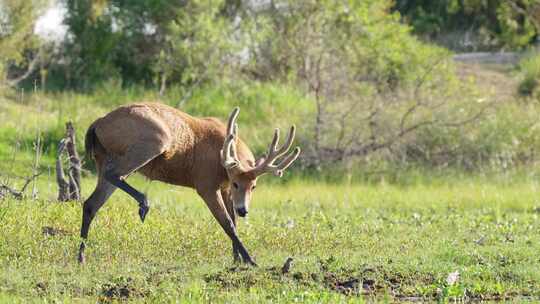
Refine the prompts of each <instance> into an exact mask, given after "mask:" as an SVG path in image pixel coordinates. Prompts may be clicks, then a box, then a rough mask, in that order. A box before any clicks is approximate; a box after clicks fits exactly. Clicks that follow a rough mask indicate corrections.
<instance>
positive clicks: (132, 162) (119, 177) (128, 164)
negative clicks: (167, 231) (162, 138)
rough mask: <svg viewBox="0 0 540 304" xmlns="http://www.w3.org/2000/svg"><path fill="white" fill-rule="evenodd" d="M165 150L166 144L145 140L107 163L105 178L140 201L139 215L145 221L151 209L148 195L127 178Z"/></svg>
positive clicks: (110, 158) (111, 158) (109, 159)
mask: <svg viewBox="0 0 540 304" xmlns="http://www.w3.org/2000/svg"><path fill="white" fill-rule="evenodd" d="M164 151H165V147H164V145H160V144H156V143H150V142H145V143H141V144H135V145H132V146H130V147H129V149H128V150H127V151H126V153H124V155H122V156H120V157H109V158H108V160H107V162H106V164H105V172H104V177H105V179H106V180H107V181H108V182H109V183H111V184H113V185H114V186H116V187H118V188H120V189H122V190H123V191H124V192H126V193H127V194H129V195H130V196H131V197H132V198H134V199H135V200H136V201H137V202H138V203H139V217H140V218H141V221H142V222H144V219H145V217H146V214H147V213H148V210H149V209H150V206H149V204H148V199H147V198H146V195H144V194H143V193H141V192H139V191H138V190H137V189H135V188H133V187H132V186H131V185H129V184H128V183H127V182H126V181H125V179H126V178H127V177H128V176H129V175H130V174H132V173H134V172H135V171H137V170H139V169H140V168H141V167H143V166H144V165H146V164H148V163H149V162H150V161H151V160H153V159H154V158H156V157H157V156H159V155H160V154H162V153H163V152H164Z"/></svg>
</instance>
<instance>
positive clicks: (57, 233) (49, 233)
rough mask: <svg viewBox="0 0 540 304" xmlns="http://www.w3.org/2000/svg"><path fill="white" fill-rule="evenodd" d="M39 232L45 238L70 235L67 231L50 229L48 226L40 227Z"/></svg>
mask: <svg viewBox="0 0 540 304" xmlns="http://www.w3.org/2000/svg"><path fill="white" fill-rule="evenodd" d="M41 232H42V233H43V235H45V236H66V235H70V234H71V233H70V232H69V231H67V230H64V229H61V228H54V227H50V226H44V227H42V228H41Z"/></svg>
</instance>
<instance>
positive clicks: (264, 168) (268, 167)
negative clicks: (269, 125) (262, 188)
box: [253, 125, 300, 177]
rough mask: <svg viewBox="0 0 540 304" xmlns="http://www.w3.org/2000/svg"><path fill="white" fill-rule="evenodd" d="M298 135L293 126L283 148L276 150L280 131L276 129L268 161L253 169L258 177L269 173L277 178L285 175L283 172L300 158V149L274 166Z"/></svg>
mask: <svg viewBox="0 0 540 304" xmlns="http://www.w3.org/2000/svg"><path fill="white" fill-rule="evenodd" d="M295 134H296V127H295V126H294V125H293V126H291V129H290V130H289V134H288V135H287V139H286V140H285V143H284V144H283V146H281V148H279V149H276V147H277V144H278V141H279V129H276V130H275V131H274V138H273V139H272V143H271V144H270V147H269V148H268V154H267V155H266V159H265V160H264V161H263V162H262V163H261V164H260V165H259V166H257V167H256V168H254V169H253V171H254V172H255V174H256V175H261V174H264V173H267V172H270V173H273V174H274V175H276V176H279V177H281V176H282V175H283V171H284V170H285V169H287V168H288V167H289V166H290V165H291V164H292V162H293V161H295V160H296V158H298V155H299V154H300V148H298V147H297V148H296V149H294V151H293V152H291V153H290V154H289V155H287V157H285V159H283V160H282V161H281V162H280V163H279V164H277V165H274V162H275V161H276V159H277V158H279V157H281V156H283V155H284V154H285V153H287V151H289V149H290V148H291V146H292V143H293V140H294V136H295Z"/></svg>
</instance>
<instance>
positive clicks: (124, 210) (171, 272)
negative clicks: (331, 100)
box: [0, 85, 540, 303]
mask: <svg viewBox="0 0 540 304" xmlns="http://www.w3.org/2000/svg"><path fill="white" fill-rule="evenodd" d="M242 90H245V91H242ZM242 90H239V91H238V92H236V93H235V94H236V95H234V96H220V94H222V93H221V91H220V90H219V88H217V89H216V90H215V91H209V92H205V93H204V94H202V93H201V95H200V96H197V94H198V93H197V92H196V93H195V97H194V98H195V100H196V102H195V101H193V102H191V101H190V102H188V103H187V104H184V105H182V107H181V108H182V109H184V110H186V111H187V112H189V113H193V114H196V115H215V116H218V117H223V118H224V117H226V116H227V114H228V111H229V110H230V108H232V106H233V105H236V104H237V103H236V101H235V100H242V102H241V103H240V105H241V107H242V113H241V116H240V134H241V136H242V137H243V138H245V139H246V141H247V142H248V143H249V144H250V146H251V147H252V148H253V149H254V150H255V151H256V152H260V151H262V149H264V148H265V147H266V145H267V144H268V141H269V140H270V137H271V132H272V128H271V127H270V126H280V127H282V128H284V127H286V126H288V125H289V124H291V123H296V124H297V125H298V126H299V130H301V132H309V128H307V127H305V128H302V126H303V125H302V124H303V123H306V119H305V117H309V116H308V114H309V113H310V111H312V110H313V109H311V108H310V107H309V106H308V105H309V101H306V100H303V99H301V98H299V96H296V95H295V94H294V92H291V91H286V90H281V89H279V88H276V87H272V86H268V87H265V86H264V85H261V86H259V87H257V86H256V87H252V88H247V89H246V88H244V89H242ZM246 90H247V91H246ZM229 92H230V91H229ZM170 94H171V95H170V96H166V100H164V102H167V103H169V104H173V105H176V104H177V101H178V100H179V97H178V96H180V95H181V94H180V93H178V94H177V95H178V96H176V95H175V93H174V92H172V93H170ZM155 97H156V96H155V93H154V94H151V93H145V92H143V91H136V90H135V91H129V90H123V91H122V90H118V88H114V87H113V88H107V87H105V88H103V89H102V90H98V91H96V93H95V94H93V95H83V94H75V93H73V94H71V93H65V92H64V93H59V94H55V93H49V94H42V93H36V94H31V95H30V94H28V95H23V94H21V93H20V92H19V93H13V92H12V96H7V97H0V123H1V125H0V183H7V184H9V185H11V186H13V187H15V188H20V186H21V184H22V182H23V177H25V176H29V175H31V173H32V172H34V171H39V172H41V175H40V176H39V177H38V178H37V180H36V183H35V184H31V185H30V188H29V189H28V191H26V194H27V197H26V198H24V199H23V200H16V199H14V198H8V199H5V200H0V269H1V271H0V303H2V302H6V303H13V302H20V303H27V302H32V301H33V302H44V301H46V302H72V300H73V299H76V300H77V302H88V303H96V302H115V301H133V302H140V303H148V302H153V303H161V302H212V303H214V302H228V303H231V302H235V303H236V302H240V303H254V302H263V301H267V302H279V303H291V302H303V303H309V302H312V303H320V302H332V303H335V302H354V303H357V302H363V301H366V302H370V301H375V300H378V301H387V302H394V301H416V300H422V301H427V300H429V301H441V302H445V301H453V300H456V299H460V300H482V299H483V300H507V301H514V302H521V301H523V300H531V299H534V300H540V289H539V288H538V286H540V258H539V257H538V252H540V221H539V220H538V216H539V215H540V169H539V167H538V164H536V165H535V162H529V163H527V164H528V165H527V166H526V167H521V169H516V170H515V169H514V165H515V164H514V163H513V162H506V161H505V160H506V158H505V156H507V154H508V155H510V156H512V155H513V154H512V153H510V152H512V151H513V150H511V149H510V148H512V147H510V148H509V149H510V150H509V151H510V152H509V153H506V154H505V153H501V157H500V159H501V161H500V164H499V163H495V164H494V165H493V167H492V168H491V169H492V171H493V172H491V173H486V172H490V171H489V170H487V171H482V170H474V171H473V170H469V171H467V170H461V169H459V168H458V169H454V168H443V169H441V170H438V171H437V170H431V171H429V170H428V171H427V172H426V171H423V170H422V169H418V170H417V171H415V170H411V169H410V168H407V169H403V168H399V167H397V168H396V169H397V170H394V169H392V168H393V167H391V166H390V167H388V168H384V169H385V170H383V171H382V172H381V173H377V172H375V173H373V172H371V173H370V172H369V170H370V169H369V168H368V169H366V168H364V167H362V168H360V169H359V170H358V171H359V173H358V174H357V176H352V178H350V179H348V178H340V177H339V174H336V173H335V172H333V171H332V172H329V171H326V172H324V171H323V172H320V174H313V173H307V174H304V172H299V171H300V170H298V169H296V171H295V168H293V170H291V172H288V173H287V174H286V177H285V178H284V179H282V180H278V179H277V178H272V177H264V178H263V179H262V180H261V182H260V183H259V186H258V188H257V191H256V193H255V197H254V202H253V204H252V207H251V212H250V215H249V218H248V219H246V220H240V222H239V232H240V237H241V239H242V240H243V241H244V243H245V245H246V247H247V248H248V250H249V251H250V253H251V254H252V255H253V256H254V257H255V259H256V261H257V262H258V264H259V267H257V268H245V267H243V266H238V265H235V264H234V263H233V260H232V253H231V248H230V247H231V244H230V241H229V240H228V239H227V237H226V236H225V234H224V233H223V231H222V230H221V228H220V227H219V226H218V225H217V223H216V222H215V220H214V219H213V218H212V217H211V215H210V212H209V211H208V210H207V208H206V206H205V205H204V203H203V202H202V200H201V199H199V198H198V197H197V195H196V194H195V193H194V191H192V190H190V189H183V188H179V187H173V186H168V185H164V184H161V183H158V182H149V181H146V180H144V179H143V178H141V177H138V176H134V177H133V178H131V179H130V181H131V182H132V183H133V184H134V185H135V186H136V187H137V188H138V189H140V190H141V191H143V192H146V193H147V194H148V196H149V198H150V201H151V204H152V209H151V211H150V213H149V215H148V217H147V220H146V222H145V223H144V224H141V223H140V220H139V217H138V214H137V211H138V208H137V204H136V203H135V202H134V201H133V200H132V199H131V198H129V197H128V196H127V195H125V194H124V193H122V192H120V191H117V192H116V193H115V194H114V195H113V196H112V198H111V199H110V200H109V202H108V203H107V204H106V205H105V206H104V207H103V208H102V209H101V210H100V212H99V213H98V215H97V218H96V220H95V221H94V222H93V226H92V229H91V231H90V239H89V242H88V244H87V245H88V248H87V250H86V255H87V260H88V262H87V264H86V265H84V266H80V265H78V263H77V262H76V253H77V250H78V245H79V242H80V239H79V236H78V235H79V228H80V222H81V203H80V202H70V203H58V202H56V191H57V189H56V183H55V177H54V169H53V168H54V167H53V166H54V160H55V150H56V146H57V143H58V141H59V139H60V138H62V136H63V133H64V123H65V122H66V121H68V120H71V121H73V122H74V124H75V126H76V128H77V136H78V139H79V147H80V150H81V148H82V145H80V142H81V139H82V137H83V134H84V132H85V129H86V127H87V126H88V125H89V124H90V123H91V121H93V120H94V119H95V118H97V117H99V116H101V115H103V114H104V113H106V112H107V111H109V110H110V109H112V108H114V107H116V106H118V105H120V104H123V103H127V102H130V101H134V100H149V99H150V100H151V99H155ZM216 100H217V101H216ZM277 100H279V102H277ZM504 109H510V110H512V109H513V110H514V111H503V110H504ZM504 109H503V110H501V111H499V112H500V113H503V112H504V113H505V115H506V116H504V115H503V116H497V115H494V114H493V115H492V116H490V120H489V121H488V122H487V123H486V125H485V126H484V125H481V126H480V129H482V130H485V131H486V134H490V136H491V137H489V136H481V137H480V138H483V139H485V140H484V141H481V140H480V139H474V138H473V140H471V145H474V147H475V148H478V147H477V146H478V145H479V143H478V142H479V141H480V142H486V143H488V144H489V145H487V144H486V145H484V146H481V148H478V149H479V150H482V151H484V150H485V151H489V150H490V147H491V148H493V147H495V146H497V145H503V146H504V145H505V143H506V142H507V140H498V138H499V137H501V138H502V137H505V136H506V137H508V138H511V139H514V138H517V139H521V140H514V141H512V142H517V143H522V142H524V143H526V145H524V147H525V148H527V149H528V148H529V147H535V146H536V144H535V143H536V142H537V135H538V134H540V133H538V132H533V130H534V129H535V127H531V128H529V127H527V126H529V125H530V123H529V122H533V121H534V122H536V120H537V114H536V113H540V107H539V106H536V105H534V104H531V105H521V104H517V103H516V104H508V105H507V107H506V108H504ZM499 112H497V113H499ZM249 117H252V118H253V119H248V118H249ZM501 117H502V118H501ZM518 122H520V123H521V124H520V123H518ZM534 126H536V124H534ZM501 134H502V135H501ZM301 136H305V137H304V138H306V137H309V136H306V134H302V135H299V137H300V138H301ZM494 136H495V137H497V136H498V137H497V138H493V137H494ZM38 142H39V149H38V151H40V152H41V154H40V155H39V157H38V158H37V157H36V155H37V154H36V146H37V143H38ZM299 144H300V145H301V144H302V142H300V143H299ZM492 146H493V147H492ZM525 148H523V149H525ZM493 149H494V150H496V149H495V148H493ZM531 149H532V148H531ZM497 151H498V150H497ZM503 151H506V150H503ZM527 151H528V150H527ZM534 151H535V150H534V149H532V150H531V152H530V153H531V154H534ZM80 152H81V153H82V150H81V151H80ZM398 165H399V164H398ZM34 167H35V168H34ZM297 167H299V166H297ZM515 167H517V168H519V166H515ZM85 168H86V169H87V170H85V171H84V172H83V187H82V189H83V197H85V198H86V197H87V196H88V195H89V194H90V192H91V191H92V190H93V187H94V183H95V176H94V175H93V173H92V171H91V169H92V166H91V165H90V166H88V165H86V166H85ZM371 169H373V168H371ZM400 169H401V170H400ZM364 171H365V172H364ZM301 174H302V176H301ZM322 176H324V177H322ZM32 193H34V194H35V196H36V198H35V199H34V198H31V194H32ZM288 257H292V258H293V265H292V268H291V270H290V272H289V273H286V274H283V273H282V272H281V267H282V265H283V263H284V262H285V260H286V259H287V258H288ZM452 277H454V278H452Z"/></svg>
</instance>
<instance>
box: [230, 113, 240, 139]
mask: <svg viewBox="0 0 540 304" xmlns="http://www.w3.org/2000/svg"><path fill="white" fill-rule="evenodd" d="M239 112H240V108H239V107H235V108H234V109H233V110H232V112H231V114H230V115H229V121H228V123H227V134H234V135H236V131H237V128H238V126H237V125H236V118H237V117H238V113H239Z"/></svg>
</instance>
